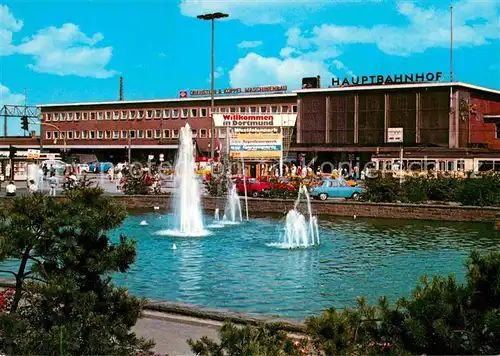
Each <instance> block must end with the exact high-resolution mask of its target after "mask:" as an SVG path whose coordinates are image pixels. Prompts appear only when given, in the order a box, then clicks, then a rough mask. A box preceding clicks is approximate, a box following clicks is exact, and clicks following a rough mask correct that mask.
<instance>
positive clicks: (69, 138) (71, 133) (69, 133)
mask: <svg viewBox="0 0 500 356" xmlns="http://www.w3.org/2000/svg"><path fill="white" fill-rule="evenodd" d="M66 138H67V139H68V140H72V139H73V131H68V132H66Z"/></svg>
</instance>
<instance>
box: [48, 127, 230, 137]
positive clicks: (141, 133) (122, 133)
mask: <svg viewBox="0 0 500 356" xmlns="http://www.w3.org/2000/svg"><path fill="white" fill-rule="evenodd" d="M192 132H193V137H200V138H208V137H212V135H211V134H210V130H208V129H199V130H196V129H193V130H192ZM225 137H226V134H225V130H219V138H225ZM64 138H65V139H68V140H80V139H82V140H86V139H90V140H92V139H97V140H103V139H104V140H106V139H113V140H118V139H120V138H131V139H136V138H137V139H142V138H146V139H161V138H173V139H175V138H179V130H178V129H172V130H170V129H164V130H113V131H111V130H106V131H100V130H98V131H94V130H82V131H62V132H59V131H46V132H45V139H47V140H57V139H64Z"/></svg>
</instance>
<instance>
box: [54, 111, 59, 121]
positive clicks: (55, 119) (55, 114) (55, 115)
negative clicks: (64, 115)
mask: <svg viewBox="0 0 500 356" xmlns="http://www.w3.org/2000/svg"><path fill="white" fill-rule="evenodd" d="M54 121H59V113H57V112H55V113H54Z"/></svg>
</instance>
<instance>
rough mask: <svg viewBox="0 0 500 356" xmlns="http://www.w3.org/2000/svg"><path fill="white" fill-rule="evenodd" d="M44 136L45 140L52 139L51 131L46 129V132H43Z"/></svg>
mask: <svg viewBox="0 0 500 356" xmlns="http://www.w3.org/2000/svg"><path fill="white" fill-rule="evenodd" d="M45 138H46V139H47V140H50V139H52V132H50V131H47V132H46V133H45Z"/></svg>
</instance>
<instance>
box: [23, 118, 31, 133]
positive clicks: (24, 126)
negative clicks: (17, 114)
mask: <svg viewBox="0 0 500 356" xmlns="http://www.w3.org/2000/svg"><path fill="white" fill-rule="evenodd" d="M21 127H22V129H23V130H24V131H29V130H30V127H29V124H28V117H27V116H23V117H21Z"/></svg>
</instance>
